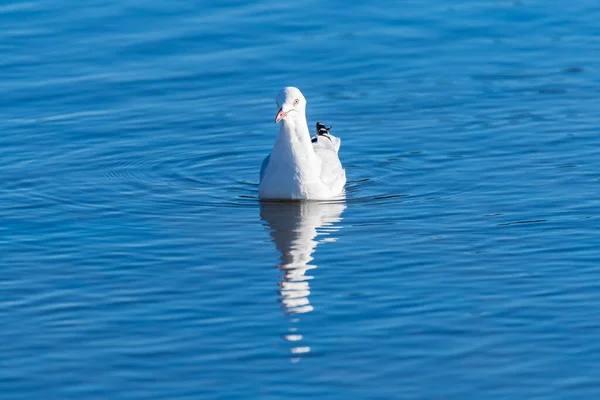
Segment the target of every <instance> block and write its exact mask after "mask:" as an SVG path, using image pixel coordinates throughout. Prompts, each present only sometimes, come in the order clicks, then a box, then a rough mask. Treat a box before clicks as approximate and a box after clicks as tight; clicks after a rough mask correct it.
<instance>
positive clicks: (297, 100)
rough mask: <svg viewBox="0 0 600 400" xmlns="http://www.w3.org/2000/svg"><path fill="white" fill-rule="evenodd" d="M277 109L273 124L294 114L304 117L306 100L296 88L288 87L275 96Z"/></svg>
mask: <svg viewBox="0 0 600 400" xmlns="http://www.w3.org/2000/svg"><path fill="white" fill-rule="evenodd" d="M277 107H279V111H278V112H277V116H276V117H275V123H278V122H279V121H281V120H282V119H286V118H287V117H288V115H294V114H295V113H298V114H300V115H304V113H305V111H306V99H305V98H304V96H302V92H300V90H299V89H298V88H295V87H292V86H288V87H285V88H283V89H282V90H281V92H279V94H278V95H277Z"/></svg>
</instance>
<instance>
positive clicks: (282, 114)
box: [275, 108, 288, 123]
mask: <svg viewBox="0 0 600 400" xmlns="http://www.w3.org/2000/svg"><path fill="white" fill-rule="evenodd" d="M287 115H288V113H286V112H283V109H281V108H280V109H279V111H277V116H276V117H275V123H278V122H279V121H281V120H282V119H284V118H285V117H287Z"/></svg>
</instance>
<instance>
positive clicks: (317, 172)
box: [258, 87, 346, 200]
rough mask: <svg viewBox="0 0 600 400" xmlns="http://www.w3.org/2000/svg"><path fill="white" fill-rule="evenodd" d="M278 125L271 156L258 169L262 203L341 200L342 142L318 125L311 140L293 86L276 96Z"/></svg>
mask: <svg viewBox="0 0 600 400" xmlns="http://www.w3.org/2000/svg"><path fill="white" fill-rule="evenodd" d="M277 106H278V107H279V111H278V112H277V116H276V117H275V123H276V124H277V123H279V122H281V125H280V126H279V134H278V135H277V138H276V139H275V144H274V145H273V150H272V151H271V154H269V155H268V156H267V158H265V160H264V161H263V163H262V166H261V169H260V184H259V186H258V195H259V197H260V198H261V199H262V200H330V199H335V198H342V197H343V195H344V185H345V184H346V171H344V168H342V163H341V162H340V159H339V158H338V151H339V150H340V144H341V140H340V139H339V138H337V137H335V136H333V135H332V134H331V133H329V130H330V129H331V127H329V128H327V127H325V125H323V124H322V123H320V122H317V134H316V136H315V137H313V138H311V137H310V133H309V131H308V125H307V123H306V99H305V98H304V96H303V95H302V93H301V92H300V90H298V89H297V88H295V87H286V88H283V90H282V91H281V92H279V94H278V95H277Z"/></svg>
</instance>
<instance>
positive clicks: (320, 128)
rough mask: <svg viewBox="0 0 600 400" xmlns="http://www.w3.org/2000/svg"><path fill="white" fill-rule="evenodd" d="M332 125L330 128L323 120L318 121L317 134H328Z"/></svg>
mask: <svg viewBox="0 0 600 400" xmlns="http://www.w3.org/2000/svg"><path fill="white" fill-rule="evenodd" d="M330 129H331V126H330V127H329V128H328V127H326V126H325V124H324V123H322V122H317V135H326V134H328V133H329V130H330Z"/></svg>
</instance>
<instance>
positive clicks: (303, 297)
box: [260, 201, 346, 362]
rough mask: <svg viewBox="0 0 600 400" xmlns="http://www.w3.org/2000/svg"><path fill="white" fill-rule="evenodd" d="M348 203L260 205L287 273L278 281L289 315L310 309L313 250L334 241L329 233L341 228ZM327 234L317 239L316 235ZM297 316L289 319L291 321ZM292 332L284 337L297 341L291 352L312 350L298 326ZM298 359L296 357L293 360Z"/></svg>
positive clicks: (296, 319) (281, 297)
mask: <svg viewBox="0 0 600 400" xmlns="http://www.w3.org/2000/svg"><path fill="white" fill-rule="evenodd" d="M345 208H346V205H345V204H344V203H343V202H336V203H319V202H314V201H308V202H263V203H261V207H260V215H261V218H262V219H263V220H264V221H266V222H267V224H268V225H269V227H270V228H271V238H272V240H273V243H275V247H277V250H279V252H280V253H281V264H280V265H279V266H278V267H277V268H279V269H281V270H282V271H283V272H284V274H283V277H282V279H281V281H280V282H279V286H280V290H279V294H280V301H281V306H282V308H283V310H284V312H285V313H286V314H293V315H296V316H298V314H303V313H307V312H311V311H312V310H313V306H312V305H311V304H310V299H309V296H310V284H309V280H310V279H312V278H313V277H312V276H309V275H306V273H307V271H309V270H311V269H313V268H317V267H316V265H310V264H309V262H311V261H312V260H313V257H312V255H313V253H314V252H315V251H316V247H317V245H318V244H319V243H324V242H335V240H336V238H333V237H331V236H330V235H331V234H332V233H334V232H336V231H338V230H339V229H341V226H340V225H336V223H338V222H340V221H341V220H342V218H341V215H342V212H343V211H344V209H345ZM322 235H327V237H325V238H323V239H321V240H316V238H317V236H322ZM297 321H298V318H292V319H290V322H291V323H295V322H297ZM289 331H290V332H291V333H290V334H287V335H284V336H283V338H284V340H286V341H289V342H296V343H295V345H296V346H295V347H293V348H292V349H291V350H290V351H291V353H292V354H294V355H295V356H297V355H300V354H305V353H309V352H310V347H309V346H301V345H300V341H301V340H302V339H303V336H302V335H301V334H299V333H297V332H296V331H297V328H296V327H294V326H292V327H290V328H289ZM297 361H299V359H298V358H293V359H292V362H297Z"/></svg>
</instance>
